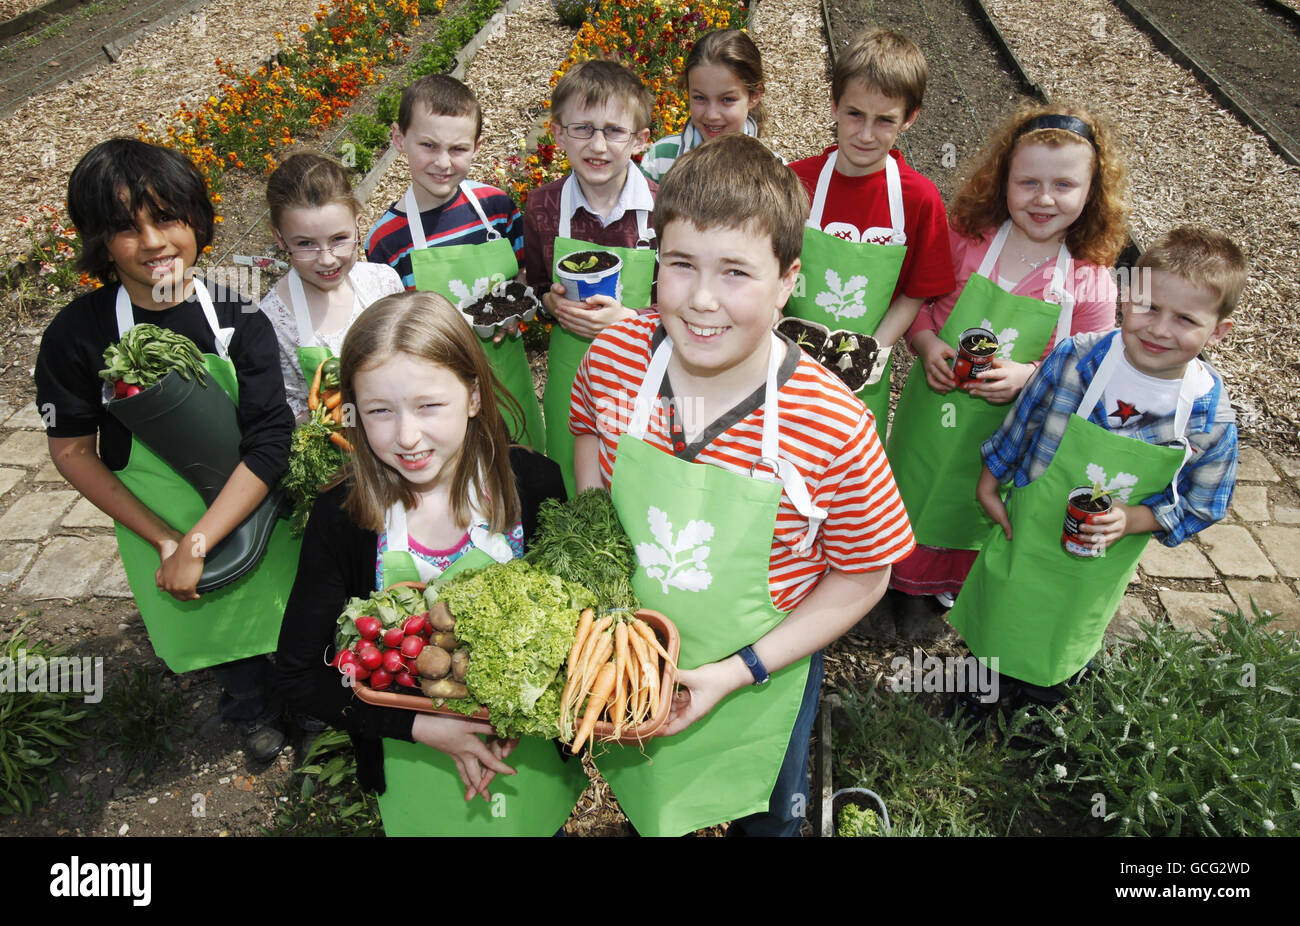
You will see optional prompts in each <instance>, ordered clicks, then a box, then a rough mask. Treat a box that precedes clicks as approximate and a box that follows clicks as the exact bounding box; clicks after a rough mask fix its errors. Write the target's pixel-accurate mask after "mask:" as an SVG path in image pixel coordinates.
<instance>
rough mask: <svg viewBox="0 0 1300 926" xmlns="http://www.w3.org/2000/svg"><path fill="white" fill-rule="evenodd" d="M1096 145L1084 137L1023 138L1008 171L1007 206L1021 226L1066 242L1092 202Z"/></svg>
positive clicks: (1037, 236) (1034, 235)
mask: <svg viewBox="0 0 1300 926" xmlns="http://www.w3.org/2000/svg"><path fill="white" fill-rule="evenodd" d="M1092 160H1093V158H1092V146H1091V145H1089V144H1088V143H1087V142H1084V141H1080V142H1079V143H1078V144H1075V143H1073V142H1070V143H1067V144H1064V145H1057V146H1049V145H1045V144H1038V143H1031V144H1022V145H1021V146H1020V147H1018V148H1017V149H1016V152H1015V154H1013V155H1012V156H1011V166H1010V168H1009V169H1008V171H1007V211H1008V212H1009V213H1010V214H1011V221H1012V222H1013V223H1014V224H1015V226H1016V228H1018V229H1020V231H1021V232H1022V233H1023V234H1024V235H1025V236H1026V237H1027V238H1029V240H1030V241H1035V242H1039V243H1046V242H1060V241H1062V240H1063V239H1064V238H1065V233H1066V231H1067V230H1069V228H1070V226H1071V225H1073V224H1074V222H1075V220H1076V219H1078V218H1079V216H1081V215H1082V214H1083V208H1084V206H1086V205H1087V204H1088V190H1089V188H1090V187H1091V185H1092Z"/></svg>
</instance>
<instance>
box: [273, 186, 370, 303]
mask: <svg viewBox="0 0 1300 926" xmlns="http://www.w3.org/2000/svg"><path fill="white" fill-rule="evenodd" d="M275 237H276V240H277V242H278V243H279V245H280V247H282V248H284V249H285V250H286V251H288V252H289V259H290V260H291V261H292V262H293V267H294V269H295V270H297V271H298V275H299V276H300V277H302V281H303V282H304V283H305V284H307V285H308V286H314V287H316V289H319V290H322V291H325V292H328V291H330V290H334V289H337V288H338V287H339V286H341V285H342V284H343V281H344V280H345V279H347V274H348V271H349V270H351V269H352V265H353V264H355V263H356V261H357V250H356V241H357V217H356V215H355V214H354V213H353V212H352V209H351V207H350V206H346V205H344V204H343V203H329V204H327V205H324V206H314V207H307V208H300V209H286V210H284V212H283V213H282V214H281V216H280V227H279V228H277V229H276V230H275ZM349 242H351V250H349V249H348V244H349ZM332 246H337V250H338V251H339V252H340V253H339V254H337V255H336V254H334V253H333V252H331V251H330V250H329V248H330V247H332ZM303 248H319V249H320V250H318V251H317V252H316V253H315V254H307V255H303V254H302V253H301V249H303Z"/></svg>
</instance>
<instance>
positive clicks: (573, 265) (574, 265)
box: [560, 254, 599, 273]
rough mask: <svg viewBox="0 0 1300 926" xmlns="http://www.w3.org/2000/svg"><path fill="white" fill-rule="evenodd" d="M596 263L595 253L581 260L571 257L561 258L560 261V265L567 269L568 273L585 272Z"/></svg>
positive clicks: (597, 260)
mask: <svg viewBox="0 0 1300 926" xmlns="http://www.w3.org/2000/svg"><path fill="white" fill-rule="evenodd" d="M597 263H599V259H598V258H597V257H596V255H595V254H592V255H590V256H589V257H588V258H587V259H586V260H584V261H582V262H578V261H576V260H573V259H572V258H570V259H567V260H562V261H560V266H561V267H562V268H563V269H565V270H568V271H569V272H570V273H585V272H586V271H588V270H590V269H592V268H593V267H595V266H596V264H597Z"/></svg>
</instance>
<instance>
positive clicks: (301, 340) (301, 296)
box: [287, 267, 316, 347]
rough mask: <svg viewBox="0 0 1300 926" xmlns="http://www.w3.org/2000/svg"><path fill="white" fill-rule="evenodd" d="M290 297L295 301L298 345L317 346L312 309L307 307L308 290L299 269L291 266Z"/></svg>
mask: <svg viewBox="0 0 1300 926" xmlns="http://www.w3.org/2000/svg"><path fill="white" fill-rule="evenodd" d="M287 279H288V281H289V298H290V299H291V300H292V301H293V317H294V320H295V321H296V322H297V323H298V346H299V347H315V346H316V332H315V331H314V330H313V329H312V324H311V310H310V309H309V308H308V307H307V291H306V289H304V288H303V285H302V277H300V276H298V271H297V270H295V269H293V268H292V267H290V268H289V275H288V277H287Z"/></svg>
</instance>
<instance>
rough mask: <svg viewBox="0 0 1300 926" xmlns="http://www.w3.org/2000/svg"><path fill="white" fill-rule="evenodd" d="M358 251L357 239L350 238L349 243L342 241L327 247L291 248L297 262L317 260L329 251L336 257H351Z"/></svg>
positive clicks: (290, 250) (290, 251)
mask: <svg viewBox="0 0 1300 926" xmlns="http://www.w3.org/2000/svg"><path fill="white" fill-rule="evenodd" d="M356 249H357V239H356V237H355V236H354V237H352V238H349V239H348V240H347V241H340V242H338V243H337V244H330V245H326V246H325V247H323V248H321V247H316V246H315V245H310V246H308V247H300V248H289V249H288V250H289V253H290V254H291V255H292V256H293V257H294V258H296V259H297V260H316V259H317V258H319V257H320V256H321V255H322V254H323V253H324V252H326V251H329V252H330V253H331V254H333V255H334V256H335V257H351V256H352V252H353V251H355V250H356Z"/></svg>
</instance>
